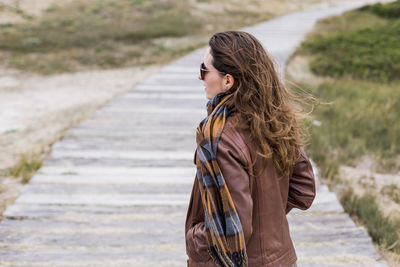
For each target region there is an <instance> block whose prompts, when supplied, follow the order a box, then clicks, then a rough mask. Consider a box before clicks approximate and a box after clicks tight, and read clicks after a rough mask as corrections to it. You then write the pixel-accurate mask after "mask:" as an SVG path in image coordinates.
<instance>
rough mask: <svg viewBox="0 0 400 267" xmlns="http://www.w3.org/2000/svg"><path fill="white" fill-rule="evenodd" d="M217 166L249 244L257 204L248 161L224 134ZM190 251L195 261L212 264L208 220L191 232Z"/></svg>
mask: <svg viewBox="0 0 400 267" xmlns="http://www.w3.org/2000/svg"><path fill="white" fill-rule="evenodd" d="M217 162H218V165H219V167H220V170H221V172H222V175H223V177H224V179H225V183H226V185H227V187H228V189H229V192H230V194H231V197H232V200H233V202H234V204H235V208H236V211H237V212H238V215H239V219H240V222H241V224H242V229H243V233H244V238H245V241H246V242H247V241H248V240H249V239H250V236H251V234H252V231H253V228H252V215H253V200H252V197H251V192H250V181H249V175H248V173H247V171H246V170H245V166H246V164H248V162H247V159H246V158H245V157H244V154H243V152H242V150H241V148H240V147H238V146H237V144H235V143H233V142H232V140H231V138H228V137H227V136H225V135H224V134H223V135H222V136H221V139H220V140H219V143H218V151H217ZM197 190H198V188H197ZM186 248H187V249H186V252H187V254H188V256H189V258H191V259H192V260H194V261H198V262H206V261H207V262H210V260H211V257H210V255H209V254H208V245H207V240H206V233H205V227H204V217H203V221H201V222H198V223H197V224H195V225H194V226H193V227H191V228H190V229H189V230H188V231H187V233H186ZM210 263H211V262H210ZM206 266H208V265H206ZM212 266H213V265H212Z"/></svg>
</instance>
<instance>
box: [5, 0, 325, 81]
mask: <svg viewBox="0 0 400 267" xmlns="http://www.w3.org/2000/svg"><path fill="white" fill-rule="evenodd" d="M318 2H324V1H323V0H314V1H308V2H307V3H306V4H304V3H303V1H300V0H296V1H290V0H284V1H279V0H271V1H268V3H266V2H265V1H261V0H251V1H230V0H208V1H205V0H197V1H195V0H192V1H185V0H162V1H150V0H87V1H66V2H65V3H63V4H61V3H60V4H58V3H57V2H55V1H48V4H49V6H48V7H47V8H44V9H43V6H42V11H41V13H40V16H32V17H31V18H30V19H28V18H26V20H25V22H24V23H15V24H7V23H6V24H0V49H1V50H2V51H3V52H4V53H3V54H2V55H0V62H3V63H5V64H6V65H7V66H8V67H11V68H17V69H20V70H23V71H29V72H37V73H42V74H54V73H60V72H75V71H81V70H88V69H107V68H117V67H130V66H138V65H148V64H154V63H156V64H163V63H166V62H169V61H171V60H173V59H175V58H177V57H180V56H182V55H184V54H185V53H188V52H190V51H192V50H194V49H196V48H198V47H200V46H203V45H205V44H206V43H207V40H208V38H209V36H210V35H211V34H212V33H214V32H218V31H224V30H229V29H238V28H241V27H244V26H248V25H252V24H255V23H257V22H260V21H264V20H267V19H270V18H272V17H273V16H276V15H280V14H283V13H285V12H290V11H294V10H298V9H301V8H304V7H306V6H307V5H310V4H315V3H318ZM21 10H23V11H24V12H27V14H28V13H29V10H24V9H23V8H22V4H21ZM0 12H1V11H0Z"/></svg>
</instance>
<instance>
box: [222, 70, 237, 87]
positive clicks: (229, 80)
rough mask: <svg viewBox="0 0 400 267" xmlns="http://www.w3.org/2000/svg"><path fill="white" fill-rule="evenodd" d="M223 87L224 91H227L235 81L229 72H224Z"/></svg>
mask: <svg viewBox="0 0 400 267" xmlns="http://www.w3.org/2000/svg"><path fill="white" fill-rule="evenodd" d="M222 82H223V87H222V88H224V91H228V90H229V89H231V88H232V86H233V84H234V83H235V78H233V76H232V75H231V74H226V75H225V76H224V79H223V81H222Z"/></svg>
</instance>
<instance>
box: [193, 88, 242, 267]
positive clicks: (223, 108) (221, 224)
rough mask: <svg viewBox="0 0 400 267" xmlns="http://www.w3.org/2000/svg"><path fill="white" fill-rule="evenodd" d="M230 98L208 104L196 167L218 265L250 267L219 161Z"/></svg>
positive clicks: (220, 97) (224, 96) (199, 130)
mask: <svg viewBox="0 0 400 267" xmlns="http://www.w3.org/2000/svg"><path fill="white" fill-rule="evenodd" d="M231 97H232V95H231V94H226V93H221V94H218V95H216V96H215V97H214V98H213V99H212V100H210V101H209V102H208V103H207V110H208V116H207V117H206V118H205V119H204V120H203V121H202V122H201V123H200V125H199V127H198V128H197V134H196V142H197V149H196V154H197V157H196V166H197V180H198V182H199V188H200V193H201V200H202V203H203V207H204V221H205V229H206V236H207V243H208V246H209V248H208V249H209V253H210V255H211V257H212V258H213V259H214V261H215V262H216V263H217V264H218V265H219V266H222V267H242V266H248V263H247V254H246V244H245V241H244V234H243V229H242V225H241V223H240V220H239V215H238V214H237V212H236V208H235V205H234V203H233V201H232V197H231V194H230V193H229V190H228V187H227V186H226V184H225V179H224V177H223V176H222V173H221V170H220V168H219V166H218V163H217V160H216V156H217V147H218V141H219V139H220V137H221V133H222V129H223V128H224V125H225V121H226V119H227V117H228V116H229V109H228V107H227V105H226V101H227V100H229V99H230V98H231Z"/></svg>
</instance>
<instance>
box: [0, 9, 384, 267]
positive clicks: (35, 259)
mask: <svg viewBox="0 0 400 267" xmlns="http://www.w3.org/2000/svg"><path fill="white" fill-rule="evenodd" d="M346 8H349V7H344V8H343V7H342V8H330V9H326V10H317V11H306V12H299V13H295V14H292V15H288V16H284V17H280V18H277V19H274V20H271V21H269V22H265V23H262V24H259V25H256V26H254V27H251V28H246V29H245V30H246V31H249V32H252V33H253V34H255V35H256V37H258V38H259V39H260V40H261V41H262V42H263V43H264V45H265V47H266V48H267V49H268V50H269V52H270V53H271V54H272V55H273V56H274V57H275V58H276V59H277V61H278V64H279V66H280V69H281V70H282V69H283V67H284V65H285V63H286V61H287V59H288V58H289V56H290V54H291V53H292V52H293V51H294V49H295V47H296V46H297V45H298V44H299V42H300V41H301V40H302V38H304V34H305V33H306V32H307V31H308V30H310V29H311V27H312V25H313V23H314V22H315V20H316V19H319V18H322V17H324V16H328V15H330V14H335V13H340V12H341V11H343V10H345V9H346ZM204 51H205V49H200V50H198V51H195V52H193V53H192V54H190V55H188V56H186V57H184V58H182V59H180V60H177V61H175V62H173V63H171V64H169V65H167V66H165V67H164V68H163V69H161V70H160V72H158V73H157V74H155V75H153V76H151V77H150V78H149V79H147V80H146V81H145V82H144V83H142V84H140V85H138V86H136V87H135V88H133V89H132V90H131V91H130V92H129V93H127V94H125V95H123V96H120V97H118V98H116V99H114V100H113V101H111V102H110V103H109V104H107V105H106V106H104V107H103V108H102V109H101V110H99V111H98V112H97V113H96V114H94V115H93V116H92V117H91V118H90V119H88V120H87V121H85V122H84V123H82V124H81V125H79V126H77V127H73V128H71V129H70V131H69V133H68V135H67V136H66V137H65V138H64V139H63V140H62V141H60V142H59V143H57V144H55V145H54V146H53V148H52V153H51V154H50V156H49V157H48V158H47V159H46V161H45V163H44V166H43V167H42V168H41V169H40V171H39V172H38V173H37V174H36V175H35V176H34V177H33V178H32V180H31V181H30V182H29V184H27V185H25V186H24V188H23V190H22V193H21V195H20V197H19V198H18V199H17V200H16V202H15V203H14V204H13V205H12V206H10V207H9V208H8V209H7V210H6V211H5V213H4V219H3V221H1V222H0V266H40V267H46V266H52V267H53V266H54V267H58V266H65V267H69V266H138V267H147V266H181V267H182V266H186V255H185V247H184V244H185V242H184V221H185V214H186V208H187V204H188V201H189V196H190V192H191V186H192V184H193V181H194V174H195V167H194V165H193V153H194V149H195V136H194V134H195V128H196V126H197V124H198V122H199V121H200V120H201V119H202V118H203V117H204V116H205V115H206V112H205V104H206V100H205V99H204V92H203V89H202V83H201V82H200V81H198V80H197V73H198V66H199V63H200V62H201V60H202V57H203V54H204ZM289 222H290V225H291V234H292V237H293V240H294V242H295V246H296V251H297V254H298V257H299V266H387V264H386V263H385V262H383V261H379V260H378V258H379V256H378V254H377V253H376V251H375V249H374V247H373V245H372V242H371V239H370V237H369V236H368V234H367V233H366V231H365V230H364V229H363V228H361V227H357V226H356V225H355V224H354V223H353V222H352V221H351V220H350V218H349V217H348V216H347V215H346V214H345V213H344V212H343V209H342V207H341V206H340V204H339V202H338V201H337V198H336V196H335V195H334V194H333V193H331V192H329V191H328V189H327V187H326V186H324V185H320V184H319V185H318V194H317V198H316V200H315V203H314V205H313V206H312V208H311V209H310V210H309V211H307V212H300V211H292V212H291V214H290V216H289Z"/></svg>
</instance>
